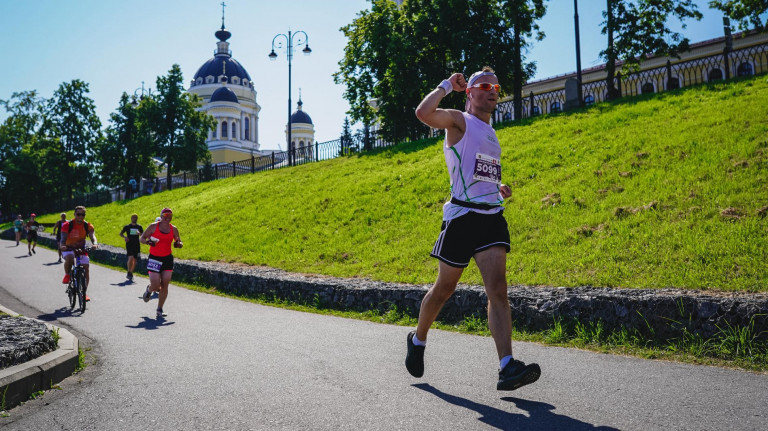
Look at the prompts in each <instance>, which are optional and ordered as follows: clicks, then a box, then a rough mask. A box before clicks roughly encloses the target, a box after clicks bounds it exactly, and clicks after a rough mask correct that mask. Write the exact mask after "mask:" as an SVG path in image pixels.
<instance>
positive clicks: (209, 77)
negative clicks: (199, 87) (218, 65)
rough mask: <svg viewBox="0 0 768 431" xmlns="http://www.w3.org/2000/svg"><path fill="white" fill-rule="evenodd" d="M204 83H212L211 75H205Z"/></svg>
mask: <svg viewBox="0 0 768 431" xmlns="http://www.w3.org/2000/svg"><path fill="white" fill-rule="evenodd" d="M205 83H206V84H213V75H208V76H206V77H205Z"/></svg>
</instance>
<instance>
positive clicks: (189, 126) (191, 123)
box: [142, 64, 215, 189]
mask: <svg viewBox="0 0 768 431" xmlns="http://www.w3.org/2000/svg"><path fill="white" fill-rule="evenodd" d="M183 80H184V78H183V76H182V74H181V68H180V67H179V65H178V64H174V65H173V66H172V67H171V70H169V71H168V75H166V76H159V77H158V78H157V84H156V87H157V95H156V96H155V97H152V98H149V99H146V103H147V107H146V109H147V118H146V122H145V123H144V126H142V127H148V128H149V129H151V130H153V131H154V145H155V154H156V155H158V156H159V157H161V158H162V159H163V164H164V166H165V168H166V179H167V181H168V183H167V184H168V189H171V188H172V181H171V176H172V175H173V174H175V173H177V172H181V171H196V170H197V164H198V162H204V161H205V160H206V157H207V156H208V155H209V152H208V146H207V145H206V143H205V141H206V139H207V137H208V132H209V131H210V130H211V129H213V127H214V124H215V120H214V119H213V117H211V116H210V115H208V114H207V113H205V112H202V111H198V110H197V108H199V107H200V106H201V102H200V99H199V98H198V97H197V95H196V94H192V93H187V92H185V91H184V87H183Z"/></svg>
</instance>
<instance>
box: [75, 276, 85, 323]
mask: <svg viewBox="0 0 768 431" xmlns="http://www.w3.org/2000/svg"><path fill="white" fill-rule="evenodd" d="M77 284H78V289H77V300H78V302H80V312H81V313H85V289H86V287H85V273H84V271H83V270H80V271H78V272H77Z"/></svg>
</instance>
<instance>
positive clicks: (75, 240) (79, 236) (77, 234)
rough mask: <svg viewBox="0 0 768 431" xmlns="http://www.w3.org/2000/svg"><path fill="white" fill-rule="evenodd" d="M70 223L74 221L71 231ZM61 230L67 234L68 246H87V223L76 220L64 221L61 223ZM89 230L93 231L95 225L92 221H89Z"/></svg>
mask: <svg viewBox="0 0 768 431" xmlns="http://www.w3.org/2000/svg"><path fill="white" fill-rule="evenodd" d="M70 223H74V225H73V226H72V231H71V232H70V231H69V224H70ZM61 232H62V233H63V234H64V233H66V234H67V242H66V245H67V247H72V248H80V247H84V246H85V239H86V238H87V236H88V235H87V233H86V231H85V223H78V222H77V221H75V220H70V221H67V222H64V224H63V225H61ZM88 232H93V225H92V224H90V223H88Z"/></svg>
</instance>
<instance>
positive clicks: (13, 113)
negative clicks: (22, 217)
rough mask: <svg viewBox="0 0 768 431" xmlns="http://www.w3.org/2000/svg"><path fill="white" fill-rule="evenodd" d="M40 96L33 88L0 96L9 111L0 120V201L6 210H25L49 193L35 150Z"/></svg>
mask: <svg viewBox="0 0 768 431" xmlns="http://www.w3.org/2000/svg"><path fill="white" fill-rule="evenodd" d="M44 102H45V101H44V100H43V99H41V98H39V97H38V96H37V92H36V91H34V90H32V91H24V92H20V93H13V94H12V95H11V98H10V99H9V100H0V106H2V107H3V108H4V109H5V110H6V112H7V113H8V114H9V115H8V117H7V118H6V119H5V121H3V123H2V124H0V205H2V207H3V209H4V210H5V211H6V213H9V212H24V213H27V212H29V211H30V210H32V209H34V208H38V205H39V204H40V203H41V202H46V199H47V198H48V197H50V196H51V194H52V193H51V190H50V189H49V187H47V185H46V183H45V179H44V178H43V177H44V176H45V175H50V173H46V172H44V171H43V170H42V169H41V166H40V165H39V163H38V162H39V159H40V158H39V157H38V155H37V154H36V153H35V148H36V147H37V146H36V142H37V140H38V138H39V136H38V130H39V128H40V124H41V122H42V110H43V106H44Z"/></svg>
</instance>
